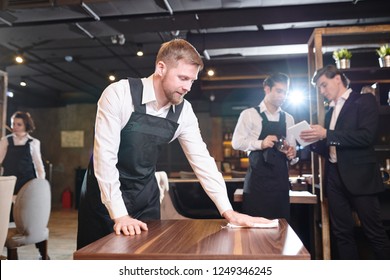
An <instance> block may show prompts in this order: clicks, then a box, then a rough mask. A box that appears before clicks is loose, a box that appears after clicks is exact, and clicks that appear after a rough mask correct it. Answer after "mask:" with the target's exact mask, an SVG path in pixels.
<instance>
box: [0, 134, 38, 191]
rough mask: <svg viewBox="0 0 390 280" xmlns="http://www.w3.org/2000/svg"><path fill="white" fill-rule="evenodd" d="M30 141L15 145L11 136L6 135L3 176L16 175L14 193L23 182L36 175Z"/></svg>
mask: <svg viewBox="0 0 390 280" xmlns="http://www.w3.org/2000/svg"><path fill="white" fill-rule="evenodd" d="M31 141H32V139H28V140H27V142H26V144H24V145H21V146H15V144H14V139H13V138H12V136H11V137H8V148H7V153H6V155H5V157H4V160H3V168H4V172H3V176H11V175H14V176H16V184H15V189H14V194H17V193H18V192H19V190H20V189H21V188H22V187H23V185H24V184H25V183H27V182H28V181H30V180H31V179H34V178H36V177H37V176H36V173H35V168H34V163H33V160H32V156H31V149H30V142H31Z"/></svg>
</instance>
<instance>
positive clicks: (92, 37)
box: [76, 22, 95, 39]
mask: <svg viewBox="0 0 390 280" xmlns="http://www.w3.org/2000/svg"><path fill="white" fill-rule="evenodd" d="M76 26H77V27H78V29H80V30H81V31H83V32H84V33H85V34H86V35H87V36H88V37H89V38H91V39H95V36H93V35H92V34H91V33H90V32H89V31H88V30H87V29H85V28H84V27H82V26H81V25H80V24H79V23H78V22H76Z"/></svg>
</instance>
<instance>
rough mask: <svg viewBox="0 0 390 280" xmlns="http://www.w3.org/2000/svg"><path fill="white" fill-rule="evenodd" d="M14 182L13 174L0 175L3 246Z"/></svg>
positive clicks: (1, 236)
mask: <svg viewBox="0 0 390 280" xmlns="http://www.w3.org/2000/svg"><path fill="white" fill-rule="evenodd" d="M15 183H16V177H15V176H0V245H1V248H3V247H4V243H5V239H6V238H7V233H8V225H9V216H10V212H11V205H12V196H13V194H14V189H15Z"/></svg>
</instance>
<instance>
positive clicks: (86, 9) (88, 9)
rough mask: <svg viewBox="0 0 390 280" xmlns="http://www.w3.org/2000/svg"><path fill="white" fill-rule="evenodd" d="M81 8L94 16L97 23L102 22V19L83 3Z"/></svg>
mask: <svg viewBox="0 0 390 280" xmlns="http://www.w3.org/2000/svg"><path fill="white" fill-rule="evenodd" d="M81 7H82V8H83V9H84V11H86V12H87V13H88V14H89V15H90V16H92V17H93V18H94V19H95V20H96V21H99V20H100V17H99V16H98V15H97V14H96V13H95V12H94V11H93V10H92V9H91V8H90V7H88V5H87V4H85V3H84V2H81Z"/></svg>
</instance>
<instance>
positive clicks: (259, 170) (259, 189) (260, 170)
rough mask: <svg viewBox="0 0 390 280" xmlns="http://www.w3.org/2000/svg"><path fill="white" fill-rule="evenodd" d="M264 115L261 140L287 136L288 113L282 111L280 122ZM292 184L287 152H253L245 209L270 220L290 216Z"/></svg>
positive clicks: (247, 176)
mask: <svg viewBox="0 0 390 280" xmlns="http://www.w3.org/2000/svg"><path fill="white" fill-rule="evenodd" d="M255 109H257V111H258V113H259V114H260V115H261V117H262V119H263V121H262V126H263V127H262V130H261V134H260V136H259V140H264V138H265V137H266V136H268V135H276V136H277V137H278V138H280V137H281V136H286V115H285V113H284V112H280V117H279V122H271V121H268V118H267V116H266V115H265V113H264V112H263V113H260V109H259V107H256V108H255ZM289 189H290V183H289V178H288V161H287V157H286V155H285V154H284V153H282V152H280V151H278V150H277V149H276V148H275V147H273V148H269V149H265V150H257V151H251V153H250V154H249V167H248V172H247V174H246V177H245V182H244V194H243V204H242V207H243V212H244V213H246V214H249V215H252V216H261V217H265V218H268V219H276V218H285V219H287V220H289V219H290V198H289Z"/></svg>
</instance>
